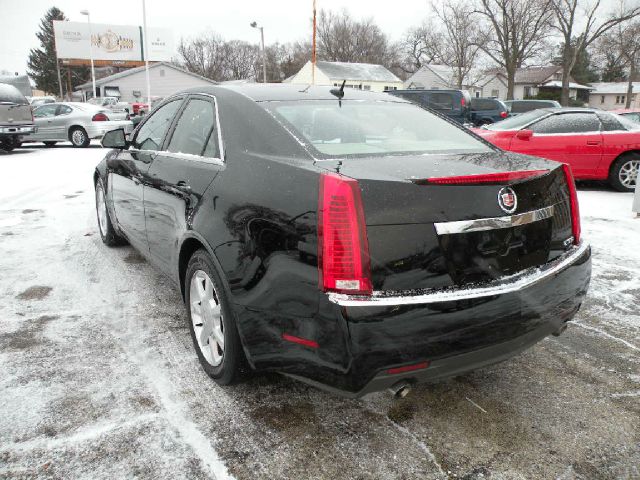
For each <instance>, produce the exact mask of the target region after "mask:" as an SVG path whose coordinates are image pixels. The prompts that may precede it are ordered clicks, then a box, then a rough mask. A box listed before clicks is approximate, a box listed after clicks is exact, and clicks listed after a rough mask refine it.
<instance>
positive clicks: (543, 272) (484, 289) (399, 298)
mask: <svg viewBox="0 0 640 480" xmlns="http://www.w3.org/2000/svg"><path fill="white" fill-rule="evenodd" d="M589 250H590V246H589V244H588V243H586V242H582V243H581V244H580V245H577V246H574V247H572V248H571V249H569V250H568V251H567V252H565V253H563V254H562V255H560V256H559V257H558V258H556V259H554V260H552V261H550V262H548V263H545V264H544V265H540V266H538V267H531V268H528V269H526V270H523V271H521V272H518V273H516V274H514V275H509V276H507V277H503V278H500V279H499V280H496V281H495V282H491V283H488V284H484V285H483V286H479V287H468V288H450V289H442V290H423V291H421V292H420V293H415V292H406V293H405V294H403V293H402V292H383V291H374V292H373V294H372V295H370V296H362V295H347V294H343V293H329V294H327V296H328V297H329V301H331V302H333V303H337V304H338V305H340V306H343V307H384V306H395V305H417V304H421V305H422V304H430V303H442V302H455V301H460V300H470V299H474V298H483V297H492V296H497V295H504V294H507V293H514V292H519V291H521V290H524V289H526V288H528V287H531V286H533V285H536V284H538V283H540V282H543V281H545V280H548V279H550V278H552V277H553V276H554V275H557V274H559V273H560V272H562V271H563V270H565V269H567V268H569V267H570V266H572V265H573V264H574V263H575V262H577V261H578V260H579V259H580V258H581V257H582V256H583V255H584V254H585V253H587V252H588V251H589Z"/></svg>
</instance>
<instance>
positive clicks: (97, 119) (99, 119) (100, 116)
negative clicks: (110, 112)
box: [91, 112, 109, 122]
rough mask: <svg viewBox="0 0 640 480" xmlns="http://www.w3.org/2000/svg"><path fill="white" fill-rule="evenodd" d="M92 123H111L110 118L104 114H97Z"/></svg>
mask: <svg viewBox="0 0 640 480" xmlns="http://www.w3.org/2000/svg"><path fill="white" fill-rule="evenodd" d="M91 121H93V122H108V121H109V117H107V116H106V115H105V114H104V113H102V112H99V113H96V114H95V115H94V116H93V117H92V118H91Z"/></svg>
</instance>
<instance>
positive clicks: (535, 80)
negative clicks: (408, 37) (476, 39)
mask: <svg viewBox="0 0 640 480" xmlns="http://www.w3.org/2000/svg"><path fill="white" fill-rule="evenodd" d="M569 80H570V82H569V97H570V98H574V99H575V98H576V96H577V92H578V90H589V89H590V87H588V86H586V85H580V84H578V83H576V82H574V81H573V79H569ZM456 85H457V82H456V80H455V69H454V68H452V67H449V66H446V65H424V66H422V67H421V68H420V69H419V70H418V71H417V72H415V73H414V74H413V75H412V76H411V77H409V78H408V79H407V80H406V81H405V82H404V87H405V88H425V89H450V88H457V86H456ZM561 88H562V67H560V66H557V65H551V66H547V67H529V68H519V69H518V70H517V71H516V77H515V85H514V90H513V98H514V99H515V100H523V99H525V98H527V97H534V96H536V95H537V94H538V93H540V92H544V91H559V90H560V89H561ZM462 89H463V90H467V91H468V92H469V94H470V95H471V96H472V97H494V98H499V99H500V100H506V99H507V75H506V74H505V72H504V71H502V70H500V69H494V70H489V71H487V72H484V73H483V74H478V73H477V72H472V73H471V74H470V75H469V80H468V81H467V83H465V84H463V86H462Z"/></svg>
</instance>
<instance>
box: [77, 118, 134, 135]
mask: <svg viewBox="0 0 640 480" xmlns="http://www.w3.org/2000/svg"><path fill="white" fill-rule="evenodd" d="M118 128H123V129H124V132H125V133H131V132H132V131H133V123H131V121H129V120H123V121H107V122H93V123H92V124H91V125H87V127H86V131H87V135H88V136H89V138H91V139H100V138H102V137H104V134H105V133H107V132H110V131H111V130H116V129H118Z"/></svg>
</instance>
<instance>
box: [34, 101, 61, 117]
mask: <svg viewBox="0 0 640 480" xmlns="http://www.w3.org/2000/svg"><path fill="white" fill-rule="evenodd" d="M56 110H58V106H57V105H53V104H49V105H41V106H39V107H38V108H36V109H35V110H34V112H33V116H34V118H48V117H55V116H56Z"/></svg>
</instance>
